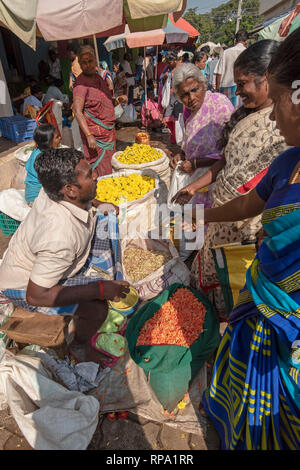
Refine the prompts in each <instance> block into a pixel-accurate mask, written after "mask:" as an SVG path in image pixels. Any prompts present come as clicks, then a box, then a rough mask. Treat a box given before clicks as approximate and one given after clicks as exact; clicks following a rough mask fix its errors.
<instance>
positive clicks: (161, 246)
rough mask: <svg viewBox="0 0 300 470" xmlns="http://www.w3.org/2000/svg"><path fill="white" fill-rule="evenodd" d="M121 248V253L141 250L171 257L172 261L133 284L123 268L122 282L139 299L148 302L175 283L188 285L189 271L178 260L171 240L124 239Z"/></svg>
mask: <svg viewBox="0 0 300 470" xmlns="http://www.w3.org/2000/svg"><path fill="white" fill-rule="evenodd" d="M121 247H122V253H124V252H125V251H126V249H128V248H141V249H143V250H154V251H161V252H162V253H166V254H169V255H171V256H172V259H171V260H170V261H168V262H167V263H166V264H164V265H163V266H161V268H159V269H157V270H156V271H154V272H153V273H151V274H149V275H148V276H147V277H145V278H144V279H141V280H140V281H137V282H133V281H132V280H131V279H130V277H129V275H128V274H127V273H126V270H125V267H124V266H123V275H124V280H125V281H128V282H129V283H130V284H131V285H132V286H133V287H134V288H135V289H136V290H137V291H138V294H139V297H140V299H142V300H150V299H152V298H153V297H156V296H157V295H159V294H160V293H161V292H162V291H163V290H165V289H167V288H168V287H169V286H171V285H172V284H174V283H176V282H179V283H180V284H183V285H186V286H188V285H189V284H190V271H189V269H188V268H187V266H186V265H185V264H184V262H183V261H182V260H181V259H180V258H179V254H178V251H177V250H176V248H175V247H174V245H173V244H172V242H171V240H152V239H150V238H148V239H143V238H136V239H134V240H128V239H124V240H122V243H121Z"/></svg>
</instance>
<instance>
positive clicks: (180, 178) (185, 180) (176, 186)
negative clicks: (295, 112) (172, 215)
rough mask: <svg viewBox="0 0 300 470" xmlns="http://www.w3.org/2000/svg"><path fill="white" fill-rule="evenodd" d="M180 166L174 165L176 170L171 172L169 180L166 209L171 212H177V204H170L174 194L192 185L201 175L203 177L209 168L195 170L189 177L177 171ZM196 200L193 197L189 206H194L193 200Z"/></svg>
mask: <svg viewBox="0 0 300 470" xmlns="http://www.w3.org/2000/svg"><path fill="white" fill-rule="evenodd" d="M180 164H181V162H178V163H177V165H176V168H175V170H174V172H173V175H172V179H171V185H170V191H169V195H168V203H167V204H168V208H169V209H170V210H171V211H174V210H177V211H178V210H179V208H180V206H179V204H174V203H172V202H171V200H172V198H173V197H174V196H175V194H176V193H177V192H178V191H179V190H180V189H182V188H185V186H188V185H189V184H191V183H193V182H194V181H196V180H197V179H198V178H200V177H201V176H202V175H204V174H205V173H206V172H207V171H208V170H209V168H210V167H206V168H197V170H195V171H194V172H193V173H192V174H191V175H190V174H188V173H183V172H182V171H181V170H180V169H179V165H180ZM211 188H212V185H210V189H211ZM195 198H196V196H194V197H193V198H192V199H191V200H190V202H189V204H194V199H195Z"/></svg>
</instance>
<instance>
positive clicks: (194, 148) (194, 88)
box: [170, 63, 234, 207]
mask: <svg viewBox="0 0 300 470" xmlns="http://www.w3.org/2000/svg"><path fill="white" fill-rule="evenodd" d="M173 88H174V92H175V93H176V95H177V96H178V98H179V99H180V100H181V102H182V103H183V104H184V105H185V107H186V108H188V109H189V110H190V116H189V118H188V119H187V121H186V123H185V132H184V141H183V145H182V151H181V153H180V154H177V155H175V156H174V157H173V158H172V159H171V162H170V165H171V167H172V168H175V167H176V166H177V165H179V168H180V170H181V171H182V172H184V173H189V174H192V173H193V172H194V171H195V170H196V169H197V168H202V169H203V173H205V171H206V170H207V169H208V167H211V166H212V165H213V164H214V163H216V161H218V160H220V159H221V158H222V153H223V149H222V148H219V147H218V145H217V144H218V141H219V140H220V138H221V135H222V132H223V128H224V125H225V123H226V122H227V121H229V119H230V116H231V114H232V112H233V111H234V108H233V106H232V104H231V102H230V101H229V99H228V98H227V97H226V96H225V95H223V94H221V93H212V92H211V91H207V88H206V79H205V77H204V75H203V73H202V72H201V70H200V69H199V68H198V67H196V66H195V65H193V64H188V63H186V64H182V65H181V66H180V67H178V69H176V70H175V72H174V78H173ZM179 162H181V163H179ZM195 202H196V203H197V204H204V206H205V207H211V205H212V196H211V191H208V192H206V193H201V194H200V193H199V194H197V195H196V198H195Z"/></svg>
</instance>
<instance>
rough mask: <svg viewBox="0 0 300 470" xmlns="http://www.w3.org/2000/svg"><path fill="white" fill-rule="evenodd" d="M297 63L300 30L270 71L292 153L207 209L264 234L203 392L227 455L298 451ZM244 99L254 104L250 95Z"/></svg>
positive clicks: (209, 215)
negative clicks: (248, 222)
mask: <svg viewBox="0 0 300 470" xmlns="http://www.w3.org/2000/svg"><path fill="white" fill-rule="evenodd" d="M299 62H300V28H298V29H296V30H295V32H294V33H292V34H291V35H290V36H288V37H287V38H286V39H285V40H284V41H283V42H282V43H281V44H280V46H279V48H278V49H277V51H276V52H275V54H274V56H273V58H272V60H271V63H270V65H269V67H268V72H267V80H268V86H269V97H270V99H271V100H272V101H273V107H272V108H271V109H270V111H271V115H270V119H271V120H272V121H276V125H277V128H278V129H279V132H280V133H281V135H282V136H284V138H285V140H286V143H287V144H288V145H289V146H295V147H292V148H289V149H288V150H286V151H284V152H283V153H281V154H280V155H279V156H278V157H277V158H276V159H275V160H274V161H273V162H272V164H271V165H270V168H269V169H268V172H267V174H266V175H265V176H264V178H263V179H262V180H261V181H260V182H259V184H258V185H257V186H256V188H254V189H253V190H252V191H250V192H248V193H247V194H246V195H244V196H240V197H237V198H234V199H233V200H231V201H230V202H228V203H227V204H225V205H223V206H221V207H216V208H212V209H208V210H207V211H205V220H206V222H221V221H237V220H244V219H248V218H252V217H255V216H257V215H259V214H261V213H263V216H262V223H263V227H264V231H265V234H266V238H265V240H264V241H263V243H262V244H261V246H260V248H259V251H258V253H257V255H256V258H255V260H254V261H253V263H252V266H251V267H250V268H249V270H248V271H247V275H246V285H245V287H244V288H243V289H242V290H241V292H240V297H239V300H238V303H237V305H236V306H235V308H234V310H233V311H232V313H231V315H230V317H229V326H228V327H227V329H226V331H225V332H224V335H223V339H222V342H221V344H220V346H219V350H218V353H217V357H216V361H215V365H214V370H213V375H212V382H211V385H210V387H209V388H208V389H207V390H206V392H205V394H204V409H205V411H206V413H207V414H208V415H209V417H210V418H211V419H212V420H213V423H214V424H215V426H216V429H217V431H218V433H219V435H220V438H221V442H222V449H226V450H229V449H231V450H281V449H282V450H288V449H289V450H300V439H299V436H300V394H299V369H300V359H299V358H300V354H299V352H300V349H299V346H300V316H299V311H300V280H299V266H300V215H299V207H300V193H299V183H300V176H299V175H300V163H299V162H300V104H299V99H298V98H299V93H298V90H296V89H295V84H296V83H298V79H299ZM237 83H238V84H240V89H241V82H240V80H239V81H238V82H237ZM265 84H266V83H265V81H264V86H265ZM242 96H244V104H246V103H249V98H246V92H244V93H243V95H242ZM248 96H249V95H248ZM257 140H258V139H257V137H256V138H255V142H256V141H257Z"/></svg>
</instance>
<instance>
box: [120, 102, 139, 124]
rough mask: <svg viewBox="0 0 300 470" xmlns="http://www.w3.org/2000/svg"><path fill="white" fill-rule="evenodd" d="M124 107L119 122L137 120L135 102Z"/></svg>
mask: <svg viewBox="0 0 300 470" xmlns="http://www.w3.org/2000/svg"><path fill="white" fill-rule="evenodd" d="M123 109H124V112H123V114H122V115H121V117H120V118H119V119H118V122H135V121H136V120H137V114H136V110H135V107H134V105H133V104H127V105H126V106H125V107H124V108H123Z"/></svg>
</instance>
